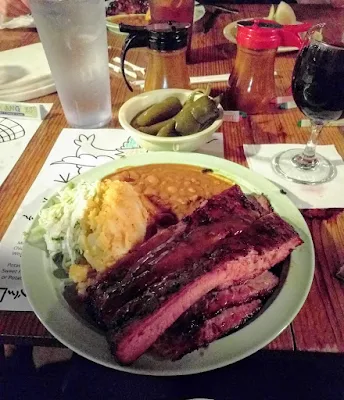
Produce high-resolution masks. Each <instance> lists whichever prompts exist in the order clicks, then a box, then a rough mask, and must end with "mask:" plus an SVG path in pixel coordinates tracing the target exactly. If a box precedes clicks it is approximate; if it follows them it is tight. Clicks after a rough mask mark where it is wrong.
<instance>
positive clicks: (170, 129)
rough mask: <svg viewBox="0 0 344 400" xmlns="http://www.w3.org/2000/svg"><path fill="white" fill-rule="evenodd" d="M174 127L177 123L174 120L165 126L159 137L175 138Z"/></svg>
mask: <svg viewBox="0 0 344 400" xmlns="http://www.w3.org/2000/svg"><path fill="white" fill-rule="evenodd" d="M174 126H175V122H174V120H173V119H172V120H169V121H168V122H167V124H165V125H164V126H163V127H162V128H161V129H160V130H159V132H158V134H157V136H161V137H167V136H173V134H174Z"/></svg>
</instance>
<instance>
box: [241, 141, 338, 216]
mask: <svg viewBox="0 0 344 400" xmlns="http://www.w3.org/2000/svg"><path fill="white" fill-rule="evenodd" d="M304 147H305V146H304V145H302V144H257V145H248V144H244V151H245V155H246V158H247V163H248V166H249V168H250V169H252V170H253V171H255V172H257V173H259V174H261V175H263V176H265V178H268V179H270V180H271V181H272V182H274V183H275V184H277V186H279V187H280V188H281V189H283V190H285V192H286V193H287V195H288V196H289V198H290V199H291V200H292V201H293V202H294V203H295V205H296V206H297V207H298V208H300V209H301V208H302V209H303V208H344V195H343V193H344V161H343V158H342V157H341V156H340V154H339V153H338V152H337V150H336V148H335V146H334V145H328V146H317V152H318V153H319V154H321V155H323V156H324V157H326V158H327V159H329V160H331V161H332V162H333V163H334V164H335V166H336V168H337V175H336V177H335V178H334V179H333V180H332V181H330V182H327V183H323V184H319V185H313V186H311V185H303V184H298V183H294V182H290V181H288V180H286V179H285V178H283V177H281V176H280V175H278V174H277V173H276V172H275V171H274V170H273V168H272V165H271V161H272V159H273V157H274V156H275V155H276V154H278V153H280V152H282V151H285V150H289V149H291V148H300V149H301V150H302V149H304Z"/></svg>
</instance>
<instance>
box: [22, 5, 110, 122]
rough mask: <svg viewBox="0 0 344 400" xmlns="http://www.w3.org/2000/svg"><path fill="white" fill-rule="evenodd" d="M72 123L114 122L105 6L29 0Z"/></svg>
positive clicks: (66, 112)
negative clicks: (112, 119)
mask: <svg viewBox="0 0 344 400" xmlns="http://www.w3.org/2000/svg"><path fill="white" fill-rule="evenodd" d="M29 3H30V7H31V11H32V15H33V18H34V20H35V23H36V26H37V30H38V34H39V37H40V39H41V42H42V44H43V47H44V51H45V54H46V56H47V59H48V62H49V66H50V69H51V72H52V75H53V78H54V80H55V85H56V89H57V93H58V95H59V98H60V101H61V104H62V108H63V111H64V114H65V116H66V119H67V121H68V123H69V124H70V125H71V126H72V127H77V128H98V127H101V126H104V125H106V124H107V123H108V122H109V121H110V120H111V95H110V76H109V66H108V48H107V35H106V21H105V4H104V0H29Z"/></svg>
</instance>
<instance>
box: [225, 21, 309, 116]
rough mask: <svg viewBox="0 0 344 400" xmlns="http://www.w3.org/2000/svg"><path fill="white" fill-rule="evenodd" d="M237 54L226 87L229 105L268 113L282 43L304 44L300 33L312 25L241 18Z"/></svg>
mask: <svg viewBox="0 0 344 400" xmlns="http://www.w3.org/2000/svg"><path fill="white" fill-rule="evenodd" d="M237 26H238V31H237V38H236V40H237V55H236V59H235V64H234V68H233V71H232V73H231V75H230V77H229V80H228V86H229V87H228V89H227V90H226V99H225V101H226V106H227V107H228V108H229V109H232V110H240V111H245V112H246V113H248V114H258V113H264V112H266V111H267V110H268V107H269V103H270V102H271V100H272V99H273V98H274V97H275V78H274V64H275V56H276V52H277V48H278V47H279V46H281V45H282V46H296V47H301V45H302V40H301V38H300V36H299V35H298V33H299V32H303V31H305V30H307V29H308V28H309V26H310V25H309V24H300V25H290V26H288V25H286V26H283V25H280V24H278V23H276V22H274V21H269V20H253V21H240V22H239V23H238V25H237Z"/></svg>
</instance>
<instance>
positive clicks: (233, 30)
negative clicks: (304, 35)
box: [223, 18, 300, 53]
mask: <svg viewBox="0 0 344 400" xmlns="http://www.w3.org/2000/svg"><path fill="white" fill-rule="evenodd" d="M252 19H254V18H244V19H240V20H239V21H250V20H252ZM237 22H238V21H234V22H231V23H230V24H228V25H226V26H225V27H224V29H223V34H224V36H225V38H226V39H227V40H229V41H230V42H231V43H234V44H236V43H237V42H236V34H237ZM296 23H297V24H300V22H296ZM297 50H298V48H297V47H292V46H290V47H288V46H281V47H279V48H278V49H277V53H289V52H291V51H297Z"/></svg>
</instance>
